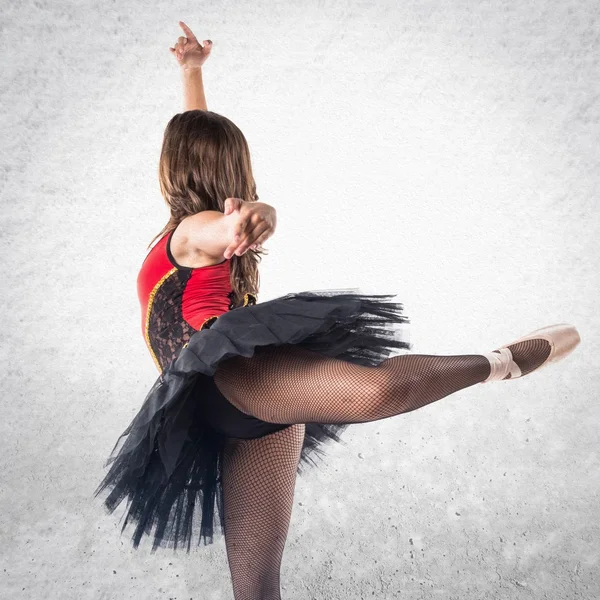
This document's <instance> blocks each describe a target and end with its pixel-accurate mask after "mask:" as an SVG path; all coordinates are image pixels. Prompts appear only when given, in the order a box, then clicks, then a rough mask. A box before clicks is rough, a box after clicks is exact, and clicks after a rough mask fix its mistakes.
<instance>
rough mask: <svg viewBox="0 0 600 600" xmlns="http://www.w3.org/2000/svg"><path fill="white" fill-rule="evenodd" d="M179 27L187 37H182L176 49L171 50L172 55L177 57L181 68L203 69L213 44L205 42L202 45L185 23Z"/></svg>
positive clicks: (208, 41)
mask: <svg viewBox="0 0 600 600" xmlns="http://www.w3.org/2000/svg"><path fill="white" fill-rule="evenodd" d="M179 25H180V26H181V29H183V32H184V33H185V35H186V36H187V37H184V36H180V37H179V38H178V39H177V42H176V43H175V47H174V48H169V50H170V51H171V54H173V55H174V56H175V58H176V59H177V62H178V63H179V65H180V66H181V67H186V68H189V67H201V66H202V65H203V64H204V63H205V62H206V59H207V58H208V57H209V55H210V51H211V49H212V42H211V41H210V40H203V41H202V44H200V43H199V42H198V40H197V39H196V36H195V35H194V34H193V32H192V30H191V29H190V28H189V27H188V26H187V25H186V24H185V23H184V22H183V21H179Z"/></svg>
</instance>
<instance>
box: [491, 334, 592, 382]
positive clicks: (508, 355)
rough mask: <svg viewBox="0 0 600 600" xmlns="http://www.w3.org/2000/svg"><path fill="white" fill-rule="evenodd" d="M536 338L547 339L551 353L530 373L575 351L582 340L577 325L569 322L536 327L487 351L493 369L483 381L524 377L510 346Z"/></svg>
mask: <svg viewBox="0 0 600 600" xmlns="http://www.w3.org/2000/svg"><path fill="white" fill-rule="evenodd" d="M535 339H541V340H546V341H547V342H548V343H549V344H550V354H549V355H548V357H547V358H546V360H544V361H543V362H542V363H540V364H539V365H538V366H537V367H536V368H535V369H533V370H532V371H529V372H530V373H533V371H537V370H539V369H541V368H542V367H544V366H546V365H548V364H550V363H552V362H558V361H559V360H561V359H563V358H565V356H567V355H568V354H570V353H571V352H573V350H574V349H575V347H576V346H577V345H578V344H579V342H580V341H581V338H580V336H579V332H578V331H577V329H576V328H575V326H574V325H570V324H568V323H558V324H557V325H548V326H547V327H542V328H541V329H536V330H535V331H532V332H531V333H529V334H527V335H524V336H523V337H520V338H519V339H517V340H515V341H514V342H510V343H509V344H505V345H504V346H500V348H498V349H497V350H495V351H494V352H487V353H485V354H484V356H485V357H486V358H487V359H488V360H489V361H490V364H491V366H492V369H491V371H490V374H489V377H488V378H487V379H484V380H483V381H482V382H481V383H487V382H488V381H502V380H506V379H517V378H519V377H522V376H523V374H522V372H521V368H520V367H519V365H518V364H517V363H516V362H515V361H514V360H513V355H512V352H511V351H510V349H509V348H508V346H512V345H514V344H518V343H519V342H524V341H526V340H535Z"/></svg>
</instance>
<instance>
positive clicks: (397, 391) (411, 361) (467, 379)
mask: <svg viewBox="0 0 600 600" xmlns="http://www.w3.org/2000/svg"><path fill="white" fill-rule="evenodd" d="M510 350H511V352H512V353H513V357H514V360H515V362H516V363H517V364H518V365H519V367H520V368H521V370H522V371H523V374H526V373H528V372H530V371H531V370H533V369H535V368H536V367H537V366H538V365H539V364H541V363H542V362H543V361H544V360H545V358H546V357H547V356H548V354H549V352H550V347H549V345H548V343H547V342H544V341H540V340H533V341H531V340H528V341H526V342H521V343H519V344H515V345H512V346H510ZM489 374H490V363H489V361H488V359H487V358H486V357H485V356H483V355H481V354H470V355H458V356H439V355H426V354H405V355H399V356H394V357H391V358H388V359H387V360H385V361H383V362H382V363H381V364H379V365H378V366H376V367H368V366H363V365H357V364H354V363H350V362H348V361H344V360H339V359H336V358H331V357H326V356H323V355H321V354H318V353H315V352H312V351H309V350H307V349H305V348H302V347H299V346H294V345H281V346H277V347H274V346H267V347H261V348H258V349H257V351H256V352H255V355H254V356H252V357H243V356H236V357H233V358H230V359H227V360H225V361H223V362H222V363H220V365H219V368H218V369H217V371H216V373H215V375H214V380H215V384H216V385H217V387H218V389H219V390H220V391H221V393H222V394H223V395H224V396H225V397H226V398H227V399H228V400H229V401H230V402H231V403H232V404H234V405H235V406H236V407H237V408H239V410H241V411H242V412H245V413H247V414H251V415H253V416H255V417H257V418H259V419H262V420H264V421H269V422H272V423H289V424H291V426H290V427H287V428H286V429H283V430H281V431H278V432H276V433H273V434H269V435H267V436H264V437H262V438H258V439H251V440H241V439H230V440H229V441H228V444H227V447H226V451H225V457H224V458H225V460H224V465H223V492H224V511H225V543H226V549H227V556H228V561H229V567H230V571H231V576H232V584H233V592H234V597H235V600H280V599H281V595H280V590H279V587H280V567H281V560H282V556H283V550H284V546H285V541H286V537H287V532H288V528H289V523H290V517H291V512H292V506H293V497H294V486H295V481H296V467H297V464H298V460H299V457H300V451H301V448H302V442H303V438H304V424H305V423H311V422H317V423H330V424H333V423H366V422H369V421H376V420H379V419H384V418H387V417H391V416H394V415H399V414H401V413H405V412H410V411H413V410H416V409H417V408H421V407H423V406H426V405H427V404H430V403H432V402H435V401H436V400H440V399H441V398H444V397H446V396H448V395H450V394H452V393H454V392H457V391H459V390H462V389H464V388H467V387H469V386H472V385H474V384H476V383H479V382H482V381H483V380H484V379H486V378H487V377H488V375H489Z"/></svg>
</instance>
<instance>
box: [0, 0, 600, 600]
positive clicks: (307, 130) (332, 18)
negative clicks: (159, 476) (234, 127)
mask: <svg viewBox="0 0 600 600" xmlns="http://www.w3.org/2000/svg"><path fill="white" fill-rule="evenodd" d="M0 18H1V30H0V35H1V43H2V63H3V64H2V79H1V90H0V94H1V99H2V103H1V110H2V144H1V146H2V156H1V167H2V170H1V185H2V228H1V232H2V235H1V248H2V265H1V269H2V272H1V278H2V279H1V280H2V309H3V313H2V322H3V324H4V330H3V337H4V339H3V343H2V365H3V369H2V395H1V398H2V400H1V402H2V407H1V408H2V418H1V419H0V440H1V442H0V443H1V444H2V447H1V449H2V453H1V456H2V463H1V465H0V468H1V471H0V481H1V496H0V509H1V510H0V531H1V536H2V540H1V541H2V543H1V549H2V550H1V552H2V570H1V573H0V578H1V590H0V595H1V596H2V598H6V599H10V600H17V599H38V598H39V599H44V600H49V599H54V598H56V599H60V600H96V599H102V600H113V599H115V600H122V599H133V598H135V599H144V600H145V599H148V600H159V599H161V600H162V599H165V600H167V599H169V598H176V599H177V600H187V599H189V598H193V599H194V600H200V599H203V600H204V599H207V600H217V599H223V600H225V599H231V598H233V595H232V591H231V584H230V579H229V571H228V566H227V561H226V554H225V545H224V540H223V538H221V537H218V538H216V540H215V543H214V544H213V545H212V546H207V547H204V546H201V547H200V548H197V549H194V551H193V552H192V553H191V554H189V555H186V554H181V553H180V554H178V555H173V554H172V553H169V552H168V551H162V552H160V551H159V552H158V553H157V554H155V555H151V554H150V550H149V547H150V544H148V543H145V544H143V545H142V546H141V547H140V549H139V550H138V551H134V550H132V549H131V546H130V543H129V536H128V535H126V534H124V535H123V536H122V537H120V536H119V532H120V521H119V517H120V515H121V514H122V511H119V514H118V515H113V516H107V515H105V514H104V512H103V510H102V508H101V506H100V503H99V501H97V500H94V499H92V497H91V495H92V491H93V489H94V488H95V486H96V485H97V483H98V482H99V480H100V478H101V477H102V475H103V473H104V469H103V464H104V460H105V458H106V457H107V455H108V453H109V451H110V450H111V449H112V446H113V444H114V442H115V441H116V438H117V436H118V435H119V434H120V433H121V432H122V430H123V429H124V428H125V427H126V425H127V424H128V423H129V421H130V419H131V418H132V416H133V415H134V414H135V413H136V411H137V410H138V408H139V406H140V404H141V402H142V400H143V398H144V397H145V395H146V392H147V390H148V389H149V387H150V386H151V384H152V383H153V382H154V381H155V378H156V371H155V366H154V364H153V362H152V360H151V358H150V356H149V354H148V353H147V350H146V347H145V345H144V341H143V338H142V335H141V330H140V312H139V311H140V307H139V305H138V299H137V296H136V289H135V278H136V275H137V271H138V268H139V266H140V263H141V261H142V259H143V258H144V256H145V253H146V246H147V244H148V243H149V242H150V240H151V238H152V237H153V236H154V235H155V233H157V232H158V231H159V229H160V228H161V227H162V225H163V224H164V222H165V221H166V218H167V209H166V207H165V205H164V203H163V200H162V198H161V196H160V192H159V188H158V181H157V161H158V155H159V150H160V143H161V140H162V135H163V131H164V128H165V126H166V123H167V122H168V120H169V119H170V117H171V116H172V115H173V114H175V113H176V112H180V111H181V110H182V109H183V104H182V97H181V80H180V73H179V71H178V67H177V65H176V62H175V59H174V58H173V57H172V56H171V54H170V53H169V51H168V47H169V46H170V45H172V44H173V43H174V42H175V41H176V39H177V37H178V36H179V35H180V33H181V32H180V29H179V27H178V25H177V21H178V20H179V19H182V20H184V21H186V22H187V23H188V24H189V25H190V26H191V27H192V28H193V29H194V30H195V31H196V32H197V34H198V37H199V38H200V39H206V38H210V39H212V40H213V41H214V49H213V53H212V56H211V58H210V59H209V61H208V62H207V64H206V66H205V69H204V80H205V86H206V93H207V98H208V107H209V109H210V110H213V111H215V112H219V113H222V114H224V115H226V116H228V117H229V118H231V119H232V120H233V121H235V122H236V123H237V124H238V125H239V126H240V128H241V129H242V130H243V131H244V133H245V135H246V137H247V139H248V141H249V144H250V148H251V152H252V156H253V164H254V169H255V175H256V179H257V183H258V193H259V195H260V198H261V200H263V201H265V202H268V203H271V204H273V205H274V206H276V207H277V209H278V215H279V220H278V230H277V232H276V234H275V235H274V236H273V237H272V238H271V240H269V242H268V243H267V244H266V247H267V248H268V249H269V251H270V255H269V256H268V257H266V258H265V259H264V260H263V262H262V265H261V277H262V288H261V294H260V296H259V301H261V300H267V299H269V298H272V297H275V296H278V295H282V294H284V293H287V292H289V291H300V290H308V289H323V288H342V287H359V288H361V289H362V290H364V291H367V292H381V293H394V294H397V295H398V299H399V300H401V301H403V302H404V303H405V309H406V313H407V314H408V315H409V317H410V318H411V325H410V340H411V341H412V342H413V344H414V351H415V352H417V353H423V354H460V353H466V354H470V353H477V352H483V351H489V350H492V349H494V348H495V347H497V346H498V345H501V344H504V343H508V342H510V341H512V340H513V339H515V338H516V337H518V336H520V335H522V334H526V333H528V332H530V331H531V330H533V329H536V328H538V327H541V326H544V325H549V324H553V323H560V322H570V323H574V324H576V325H577V326H578V327H579V330H580V332H581V337H582V343H581V345H580V346H579V348H578V349H577V350H576V352H575V353H574V354H573V355H571V356H570V357H569V358H568V359H566V360H565V361H564V362H561V363H559V364H557V365H553V366H550V367H548V368H547V370H543V371H541V372H539V373H535V374H532V375H531V376H529V377H526V378H523V379H522V380H519V381H514V382H502V383H496V384H490V385H489V386H474V387H471V388H468V389H466V390H464V391H462V392H460V393H457V394H455V395H453V396H450V397H448V398H445V399H443V400H441V401H439V402H436V403H434V404H431V405H428V406H426V407H425V408H423V409H421V410H418V411H414V412H411V413H409V414H406V415H404V416H401V417H395V418H392V419H386V420H382V421H378V422H373V423H368V424H362V425H355V426H353V427H351V428H349V429H348V430H347V433H346V435H345V438H344V439H345V442H346V444H345V445H340V444H338V445H332V446H329V450H328V454H327V458H326V460H325V462H322V463H321V466H320V468H315V469H313V470H312V471H309V472H307V473H306V474H305V475H303V476H302V477H299V478H298V481H297V488H296V498H295V504H294V510H293V516H292V522H291V525H290V531H289V537H288V542H287V546H286V552H285V555H284V559H283V565H282V585H283V587H284V588H285V589H284V592H283V594H284V598H285V599H286V600H306V599H308V600H312V599H317V600H323V599H332V600H338V599H340V600H341V599H344V600H359V599H362V598H364V599H367V598H368V599H370V598H383V599H392V598H399V599H400V598H401V599H403V600H409V599H410V600H417V599H419V600H421V599H422V600H429V599H444V600H450V599H455V600H458V599H460V600H479V599H483V598H486V599H487V598H490V599H499V600H504V599H507V598H508V599H512V598H515V599H517V598H518V599H520V598H523V599H528V600H529V599H532V600H542V599H544V600H546V599H547V600H563V599H564V600H567V599H577V600H594V599H597V598H599V597H600V582H599V577H600V576H599V575H598V570H599V564H598V563H599V555H600V541H599V538H600V527H599V525H598V523H599V517H600V515H599V492H600V481H599V479H600V478H599V462H600V457H599V454H598V439H599V436H598V429H599V427H598V426H599V422H600V406H599V402H598V393H599V391H600V390H599V387H600V386H599V369H598V361H599V360H600V355H599V352H600V344H599V343H598V333H599V329H600V319H599V317H598V314H599V312H598V300H597V297H598V290H599V288H600V285H599V284H600V281H599V279H600V278H599V263H600V261H599V256H598V254H599V252H598V239H599V236H600V219H599V215H598V191H599V184H600V175H599V172H600V171H599V167H600V164H599V150H598V140H599V134H600V125H599V114H600V109H599V105H600V85H599V83H598V80H599V77H600V69H599V59H598V55H599V38H600V29H599V25H600V9H599V5H598V2H597V1H596V0H565V1H562V2H559V1H551V0H543V1H540V2H517V1H516V0H508V1H500V0H498V1H482V2H474V1H473V2H471V1H467V0H462V1H460V2H459V1H450V2H444V3H442V2H439V3H438V2H420V1H416V0H411V1H409V2H396V1H390V0H388V1H386V2H379V1H375V2H367V1H365V0H363V1H361V2H347V1H339V0H338V1H328V0H319V1H314V0H308V1H306V2H300V3H292V2H280V1H279V2H275V1H263V0H258V1H257V2H219V1H217V2H209V3H207V2H183V3H177V2H176V3H167V2H142V1H136V2H133V1H122V2H116V1H115V0H113V1H112V2H91V1H90V0H81V1H78V2H66V1H64V0H56V1H53V2H49V1H48V0H38V1H35V2H32V1H25V2H15V1H6V0H5V1H4V2H3V3H2V13H1V17H0ZM123 508H124V507H123Z"/></svg>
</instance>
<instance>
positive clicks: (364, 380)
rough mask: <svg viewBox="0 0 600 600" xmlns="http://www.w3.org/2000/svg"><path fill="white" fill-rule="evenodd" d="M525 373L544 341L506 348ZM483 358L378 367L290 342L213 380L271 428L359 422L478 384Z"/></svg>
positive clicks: (413, 357) (222, 370) (411, 357)
mask: <svg viewBox="0 0 600 600" xmlns="http://www.w3.org/2000/svg"><path fill="white" fill-rule="evenodd" d="M510 349H511V351H512V355H513V358H514V361H515V362H516V363H517V364H518V365H519V367H520V369H521V371H522V372H523V373H526V372H529V371H532V370H533V369H535V368H536V367H537V366H538V365H540V364H542V363H543V362H544V361H545V360H546V358H547V357H548V355H549V353H550V345H549V344H548V342H541V341H540V340H528V341H526V342H522V343H520V344H515V345H513V346H510ZM490 372H491V365H490V360H489V359H488V358H487V357H486V355H484V354H466V355H456V356H445V355H441V356H440V355H428V354H404V355H399V356H393V357H391V358H388V359H386V360H384V361H383V362H382V363H380V364H379V365H377V366H375V367H369V366H363V365H357V364H354V363H350V362H348V361H344V360H340V359H337V358H331V357H327V356H324V355H322V354H319V353H317V352H313V351H310V350H307V349H306V348H302V347H299V346H296V345H292V344H285V345H280V346H266V347H259V348H257V349H256V352H255V354H254V356H251V357H244V356H235V357H232V358H229V359H227V360H225V361H223V362H222V363H220V364H219V367H218V368H217V371H216V372H215V375H214V381H215V384H216V385H217V387H218V389H219V390H220V392H221V393H222V394H223V395H224V396H225V397H226V398H227V399H228V400H229V401H230V402H231V403H232V404H233V405H234V406H236V407H237V408H239V410H241V411H242V412H245V413H246V414H250V415H253V416H255V417H257V418H259V419H262V420H263V421H268V422H270V423H290V424H291V423H330V424H336V423H364V422H368V421H376V420H379V419H384V418H387V417H392V416H394V415H398V414H401V413H405V412H409V411H412V410H415V409H417V408H420V407H422V406H425V405H427V404H430V403H431V402H435V401H436V400H440V399H441V398H444V397H446V396H448V395H450V394H452V393H454V392H457V391H459V390H462V389H464V388H467V387H469V386H472V385H474V384H476V383H480V382H483V381H484V380H485V379H486V378H487V377H488V376H489V375H490Z"/></svg>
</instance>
